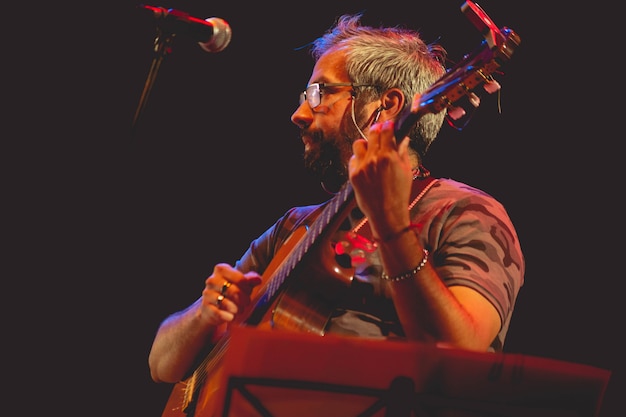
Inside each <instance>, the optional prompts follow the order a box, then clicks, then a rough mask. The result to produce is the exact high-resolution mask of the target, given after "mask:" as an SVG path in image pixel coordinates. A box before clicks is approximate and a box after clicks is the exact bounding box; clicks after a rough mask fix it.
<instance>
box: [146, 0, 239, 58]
mask: <svg viewBox="0 0 626 417" xmlns="http://www.w3.org/2000/svg"><path fill="white" fill-rule="evenodd" d="M139 7H141V8H143V9H145V10H148V11H150V12H152V14H153V15H154V17H155V18H156V19H157V21H158V23H159V24H160V25H159V26H160V27H161V28H162V29H164V30H166V31H168V32H169V33H172V34H176V33H184V34H186V35H188V36H191V37H192V38H194V39H195V40H196V41H197V42H198V45H200V47H201V48H202V49H204V50H205V51H207V52H220V51H223V50H224V48H226V47H227V46H228V44H229V43H230V38H231V35H232V32H231V30H230V26H229V25H228V23H227V22H226V21H225V20H224V19H220V18H219V17H209V18H207V19H204V20H202V19H198V18H197V17H193V16H189V13H185V12H181V11H179V10H175V9H165V8H163V7H154V6H148V5H145V4H141V5H139Z"/></svg>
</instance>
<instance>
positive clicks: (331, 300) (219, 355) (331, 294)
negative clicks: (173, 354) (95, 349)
mask: <svg viewBox="0 0 626 417" xmlns="http://www.w3.org/2000/svg"><path fill="white" fill-rule="evenodd" d="M347 211H348V210H345V212H346V215H347ZM344 217H345V216H344ZM340 219H342V216H338V217H337V223H339V220H340ZM331 230H335V229H332V228H330V229H329V231H331ZM306 233H307V228H306V227H304V226H302V227H300V228H298V229H296V230H295V231H294V233H293V234H292V235H291V236H290V237H289V238H288V239H287V241H285V244H284V245H283V246H282V247H281V248H280V250H279V251H278V252H277V254H276V256H275V257H274V259H273V260H272V262H271V263H270V265H269V266H268V268H267V269H266V271H265V273H264V274H263V275H262V279H263V281H262V283H261V285H259V286H257V287H255V289H254V290H253V292H252V300H253V301H254V300H257V301H258V300H259V299H260V298H261V297H262V296H263V295H264V294H265V292H266V291H267V288H266V287H267V285H269V283H270V282H271V278H272V277H273V276H274V274H275V273H276V272H277V271H279V270H280V268H281V266H282V265H283V264H284V262H285V260H286V259H288V258H287V257H286V255H288V254H291V253H293V251H294V248H295V247H296V245H298V244H300V243H301V240H302V239H303V238H304V237H305V236H306ZM353 273H354V270H353V269H352V268H349V267H348V268H346V267H342V266H341V265H339V264H338V263H337V262H336V254H335V250H334V244H333V242H332V241H318V242H317V244H316V245H315V246H314V248H313V249H311V250H309V251H308V252H307V256H306V257H305V258H303V259H302V260H301V261H300V262H299V263H298V266H297V268H296V269H295V270H294V271H293V272H291V274H290V277H289V281H288V282H286V283H285V284H284V285H283V287H282V289H281V291H280V292H279V293H277V295H276V297H275V298H274V301H273V302H272V303H271V305H270V306H269V307H259V306H256V309H253V310H252V311H251V312H245V313H244V314H243V315H244V316H246V317H248V319H247V321H246V322H245V323H240V322H237V323H233V324H232V325H254V326H256V327H257V328H260V329H279V330H291V331H299V332H306V333H313V334H318V335H323V334H324V331H325V328H326V326H327V324H328V321H329V320H330V317H331V314H332V312H333V311H334V308H335V305H336V303H337V302H338V300H339V299H340V298H341V297H343V295H344V294H345V292H346V291H347V290H348V289H349V287H350V284H351V282H352V277H353ZM253 304H254V303H253ZM260 312H261V313H262V314H260ZM246 313H249V314H246ZM227 343H228V334H226V335H225V336H224V337H223V338H222V340H221V341H220V343H219V344H218V345H217V346H216V347H215V348H214V349H213V351H212V355H210V356H209V357H208V358H207V360H205V362H203V364H202V365H201V367H200V368H198V369H197V370H196V371H195V372H194V374H193V375H192V376H191V377H189V378H187V379H185V380H183V381H180V382H178V383H176V384H175V385H174V388H173V389H172V392H171V394H170V396H169V399H168V401H167V403H166V405H165V409H164V411H163V414H162V417H217V415H218V413H219V410H218V409H217V406H218V404H219V403H220V402H219V401H218V400H219V399H220V397H219V395H220V394H222V392H223V391H220V390H221V389H222V390H223V388H224V387H222V386H221V385H220V384H221V383H222V382H223V377H222V376H223V356H224V354H225V352H226V345H227Z"/></svg>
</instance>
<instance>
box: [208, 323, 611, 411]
mask: <svg viewBox="0 0 626 417" xmlns="http://www.w3.org/2000/svg"><path fill="white" fill-rule="evenodd" d="M609 377H610V371H608V370H604V369H599V368H595V367H591V366H587V365H581V364H575V363H569V362H564V361H558V360H552V359H546V358H540V357H533V356H528V355H521V354H510V353H508V354H505V353H482V352H471V351H465V350H460V349H446V348H439V347H435V346H431V345H425V344H419V343H409V342H402V341H383V340H378V339H366V338H357V337H354V338H353V337H339V336H333V335H326V336H318V335H313V334H308V333H302V332H293V331H280V330H261V329H258V328H253V327H240V328H235V329H232V334H231V340H230V342H229V350H228V352H227V353H226V355H225V357H224V364H223V373H222V375H221V378H222V383H221V384H220V388H219V391H218V395H217V397H216V398H217V399H218V401H219V404H218V408H217V410H219V414H218V416H221V417H366V416H372V417H383V416H385V417H478V416H480V417H529V416H532V417H597V416H598V415H599V410H600V405H601V403H602V399H603V395H604V392H605V390H606V386H607V384H608V380H609ZM197 417H203V416H197Z"/></svg>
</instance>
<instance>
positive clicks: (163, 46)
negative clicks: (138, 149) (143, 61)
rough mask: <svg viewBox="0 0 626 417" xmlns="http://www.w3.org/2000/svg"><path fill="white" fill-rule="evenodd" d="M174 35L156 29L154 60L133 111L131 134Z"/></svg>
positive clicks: (168, 51)
mask: <svg viewBox="0 0 626 417" xmlns="http://www.w3.org/2000/svg"><path fill="white" fill-rule="evenodd" d="M175 35H176V34H175V33H169V32H165V31H163V30H161V28H160V27H159V28H157V36H156V38H155V39H154V58H153V59H152V65H151V66H150V71H149V72H148V77H147V78H146V83H145V84H144V87H143V92H142V93H141V98H140V99H139V105H138V106H137V110H136V111H135V117H134V118H133V124H132V127H131V133H135V130H136V128H137V123H138V121H139V118H140V117H141V114H142V112H143V109H144V108H145V106H146V102H147V100H148V96H149V95H150V91H151V90H152V86H153V85H154V81H155V80H156V76H157V73H158V72H159V68H160V67H161V63H163V60H164V59H165V56H166V55H167V54H169V53H170V52H171V51H172V48H171V44H172V41H173V40H174V36H175Z"/></svg>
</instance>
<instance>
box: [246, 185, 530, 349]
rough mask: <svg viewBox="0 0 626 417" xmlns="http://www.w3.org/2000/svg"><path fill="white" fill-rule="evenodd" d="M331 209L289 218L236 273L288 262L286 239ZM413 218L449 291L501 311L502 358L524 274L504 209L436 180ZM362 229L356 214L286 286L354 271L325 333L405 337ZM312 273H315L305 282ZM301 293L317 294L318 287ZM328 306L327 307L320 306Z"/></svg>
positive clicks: (255, 246)
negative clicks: (475, 296) (474, 294)
mask: <svg viewBox="0 0 626 417" xmlns="http://www.w3.org/2000/svg"><path fill="white" fill-rule="evenodd" d="M331 200H332V199H331ZM328 203H329V202H326V203H323V204H321V205H311V206H303V207H294V208H292V209H290V210H288V211H287V212H286V213H285V214H284V215H283V216H282V217H281V218H280V219H278V221H277V222H276V223H275V224H274V225H272V226H271V227H270V228H269V229H267V230H266V231H265V232H264V233H263V234H262V235H261V236H259V237H258V238H257V239H256V240H254V241H253V242H252V243H251V244H250V247H249V248H248V250H247V251H246V252H245V253H244V255H243V256H242V257H241V259H239V260H238V261H237V263H236V267H237V268H238V269H239V270H241V271H244V272H245V271H249V270H254V271H257V272H258V273H260V274H263V273H264V272H265V271H266V269H267V268H268V266H270V263H271V262H272V259H274V256H275V255H276V254H277V253H278V254H279V255H280V257H281V260H282V259H283V258H284V257H285V255H284V254H283V253H282V252H279V250H280V248H281V247H282V245H283V244H284V243H285V241H286V240H287V238H288V237H289V236H290V235H291V234H292V233H293V232H294V231H296V230H304V229H303V228H306V227H309V226H311V225H312V224H313V223H314V221H315V219H316V218H317V217H318V215H319V214H320V212H321V211H322V210H323V209H324V207H325V206H326V205H327V204H328ZM411 217H412V222H413V223H414V224H416V225H417V228H418V231H417V233H418V236H419V237H420V239H421V241H422V244H423V246H424V247H425V248H426V249H428V250H429V251H430V256H429V262H431V264H432V265H433V266H434V267H435V269H436V270H437V272H438V274H439V276H440V277H441V279H442V280H443V281H444V283H445V284H446V285H447V286H454V285H462V286H467V287H470V288H472V289H474V290H476V291H478V292H479V293H480V294H482V295H483V296H484V297H485V298H486V299H487V300H489V301H490V302H491V303H492V304H493V306H494V307H495V308H496V310H497V311H498V313H499V315H500V318H501V322H502V326H501V329H500V332H499V333H498V335H497V337H496V339H494V341H493V342H492V343H491V349H490V350H493V351H501V350H502V347H503V345H504V340H505V338H506V334H507V331H508V328H509V323H510V320H511V315H512V313H513V309H514V307H515V300H516V298H517V295H518V292H519V290H520V288H521V287H522V285H523V282H524V269H525V262H524V257H523V254H522V250H521V246H520V242H519V240H518V236H517V233H516V231H515V228H514V227H513V224H512V222H511V220H510V218H509V215H508V214H507V212H506V210H505V209H504V207H503V206H502V205H501V204H500V203H499V202H498V201H497V200H496V199H494V198H493V197H492V196H490V195H489V194H487V193H485V192H483V191H481V190H478V189H476V188H474V187H471V186H468V185H466V184H463V183H460V182H458V181H455V180H452V179H445V178H439V179H437V181H436V182H435V183H434V184H433V185H432V187H431V188H430V189H429V190H428V191H427V192H426V193H425V194H424V195H423V196H422V197H421V198H420V199H419V201H418V202H417V204H415V205H414V206H413V207H412V208H411ZM361 222H362V214H361V213H360V212H359V210H358V208H357V209H354V210H352V211H351V213H350V214H349V215H347V216H346V217H345V219H342V224H343V226H342V227H340V228H339V229H338V230H337V231H336V232H335V233H333V234H332V235H331V236H325V237H324V239H323V240H321V241H320V242H317V243H316V245H317V246H312V248H311V249H310V250H309V251H308V252H305V254H304V256H303V257H302V258H301V259H299V262H298V263H296V265H298V266H296V267H294V268H293V271H294V272H292V273H291V274H290V275H288V276H287V277H286V279H285V280H284V282H283V284H282V285H285V284H289V286H288V287H287V288H289V287H291V286H292V285H293V283H294V282H297V281H298V280H300V279H302V282H309V281H308V280H310V279H311V278H310V277H309V276H307V277H306V278H300V277H301V276H305V275H316V274H317V276H316V277H314V278H313V279H318V277H319V276H320V275H324V274H325V272H326V271H328V273H327V275H328V276H329V277H330V279H329V280H328V279H327V280H326V281H332V280H333V278H334V277H333V274H335V275H339V277H338V280H339V281H341V280H342V278H343V275H344V274H345V273H347V272H341V273H339V274H338V273H337V270H343V271H349V273H351V277H350V278H351V283H350V284H349V288H347V289H346V291H345V293H344V292H341V296H340V297H338V299H337V300H333V305H332V307H331V309H330V310H329V311H331V312H330V314H329V315H328V317H327V319H328V321H327V323H326V324H325V329H324V332H328V333H339V334H344V335H355V336H365V337H383V338H384V337H390V338H393V337H403V336H404V333H403V330H402V327H401V325H400V323H399V320H398V317H397V315H396V311H395V309H394V306H393V303H392V300H391V296H390V295H389V292H388V291H387V286H388V285H389V283H388V281H383V280H382V279H381V278H380V275H381V273H382V266H381V262H380V259H379V256H378V251H377V250H376V248H375V245H373V243H372V242H371V241H370V240H369V238H368V236H367V233H365V232H366V230H367V229H366V228H365V227H363V228H361V229H359V231H357V233H353V230H355V229H358V228H359V225H361ZM299 239H300V240H302V239H305V238H299ZM290 256H291V255H290ZM318 258H319V259H318ZM331 258H333V259H331ZM273 265H274V264H272V267H271V268H270V271H271V274H270V276H269V277H266V276H264V280H267V279H272V274H275V266H273ZM303 266H306V268H304V267H303ZM309 266H310V267H311V268H309ZM308 270H313V271H314V272H312V273H310V274H308V273H307V272H306V271H308ZM279 288H284V287H279ZM302 288H306V291H311V290H313V292H315V286H314V285H313V286H311V285H308V286H304V285H303V287H302ZM277 292H278V293H280V290H279V291H277ZM325 292H328V291H325ZM305 302H306V301H305ZM323 303H325V301H324V300H323V301H322V302H321V303H320V305H321V304H323Z"/></svg>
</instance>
